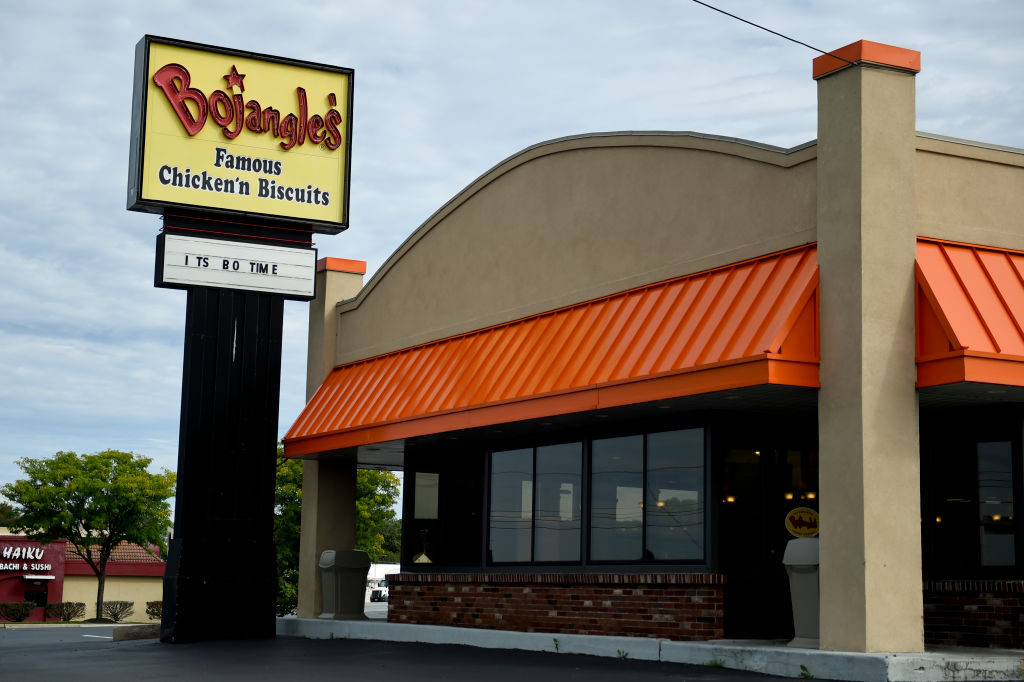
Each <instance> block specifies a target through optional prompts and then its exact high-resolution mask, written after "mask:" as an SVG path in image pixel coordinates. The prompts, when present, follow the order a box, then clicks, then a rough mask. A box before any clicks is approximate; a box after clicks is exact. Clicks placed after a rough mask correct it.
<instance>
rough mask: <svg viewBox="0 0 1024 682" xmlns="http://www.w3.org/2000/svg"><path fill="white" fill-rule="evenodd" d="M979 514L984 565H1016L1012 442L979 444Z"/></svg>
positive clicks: (982, 562)
mask: <svg viewBox="0 0 1024 682" xmlns="http://www.w3.org/2000/svg"><path fill="white" fill-rule="evenodd" d="M978 515H979V521H980V522H981V564H982V566H1013V565H1014V553H1015V552H1014V550H1015V548H1014V527H1013V454H1012V449H1011V445H1010V443H1009V441H999V442H989V443H978Z"/></svg>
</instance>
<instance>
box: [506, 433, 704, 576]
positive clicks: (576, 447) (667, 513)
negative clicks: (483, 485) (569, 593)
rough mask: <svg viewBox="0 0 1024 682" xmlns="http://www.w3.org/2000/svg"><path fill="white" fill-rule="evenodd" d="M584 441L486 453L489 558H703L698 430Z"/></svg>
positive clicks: (562, 560) (559, 560)
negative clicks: (587, 442) (586, 454)
mask: <svg viewBox="0 0 1024 682" xmlns="http://www.w3.org/2000/svg"><path fill="white" fill-rule="evenodd" d="M585 445H587V444H585V443H582V442H573V443H562V444H558V445H547V446H541V447H536V448H521V449H517V450H504V451H499V452H492V453H491V456H490V491H491V492H490V508H489V523H488V528H489V534H488V561H489V562H490V563H498V564H502V563H530V562H535V563H571V564H578V563H585V562H589V561H594V562H616V563H623V562H640V561H671V562H701V561H703V560H704V505H705V499H704V430H703V429H684V430H676V431H665V432H658V433H649V434H634V435H628V436H621V437H616V438H602V439H596V440H593V441H590V442H589V450H590V453H589V457H588V458H585V457H584V448H585ZM586 462H589V471H588V472H587V475H585V474H584V464H585V463H586ZM584 520H586V521H587V522H588V523H587V524H586V525H584ZM585 546H586V547H587V548H588V549H587V551H586V552H584V547H585Z"/></svg>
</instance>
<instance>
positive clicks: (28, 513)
mask: <svg viewBox="0 0 1024 682" xmlns="http://www.w3.org/2000/svg"><path fill="white" fill-rule="evenodd" d="M151 462H152V460H151V459H150V458H148V457H141V456H139V455H135V454H133V453H129V452H118V451H116V450H105V451H104V452H98V453H96V454H94V455H78V454H76V453H74V452H58V453H57V454H55V455H54V456H53V457H50V458H48V459H33V458H30V457H23V458H22V459H19V460H17V462H16V463H17V465H18V466H19V467H20V468H21V470H22V471H23V472H24V473H25V478H23V479H20V480H18V481H15V482H14V483H8V484H6V485H4V486H0V494H3V495H4V497H6V498H7V499H9V500H10V501H11V502H12V503H14V506H15V511H16V512H17V513H18V514H19V515H20V517H19V518H18V519H17V520H16V521H15V523H14V524H13V525H12V527H11V528H12V530H14V531H15V532H24V533H25V534H26V535H27V536H28V537H30V538H33V539H35V540H38V541H39V542H41V543H44V544H45V543H48V542H53V541H54V540H58V539H60V538H64V539H66V540H67V541H68V543H69V544H70V545H71V546H72V547H73V548H74V551H75V553H76V554H77V555H78V556H79V557H81V558H82V559H83V560H84V561H85V562H86V563H87V564H88V565H89V568H91V569H92V571H93V573H95V574H96V579H97V582H98V584H97V588H96V616H97V617H99V616H100V615H101V614H102V612H103V609H102V605H103V588H104V585H105V583H106V576H107V562H108V561H109V560H110V553H111V552H112V551H113V550H114V548H115V547H116V546H117V545H118V544H119V543H121V542H132V543H135V544H137V545H140V546H142V547H144V548H146V549H149V548H150V547H152V546H156V547H159V549H160V552H161V553H166V551H167V546H166V537H167V530H168V528H169V527H170V517H171V507H170V504H169V503H168V499H169V498H171V497H172V496H173V495H174V480H175V477H174V474H173V473H172V472H170V471H168V470H167V469H164V470H163V471H162V473H158V474H153V473H150V472H149V471H148V470H147V467H148V466H149V464H150V463H151Z"/></svg>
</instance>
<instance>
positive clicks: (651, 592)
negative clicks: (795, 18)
mask: <svg viewBox="0 0 1024 682" xmlns="http://www.w3.org/2000/svg"><path fill="white" fill-rule="evenodd" d="M833 54H835V55H837V56H838V58H837V57H831V56H823V57H819V58H817V59H815V60H814V65H813V75H814V78H815V79H816V80H817V88H818V136H817V139H816V140H815V141H812V142H809V143H807V144H803V145H800V146H798V147H794V148H792V149H781V148H776V147H772V146H768V145H764V144H759V143H756V142H750V141H745V140H737V139H728V138H722V137H716V136H710V135H701V134H697V133H689V132H681V133H665V132H623V133H605V134H589V135H580V136H574V137H569V138H563V139H558V140H553V141H549V142H543V143H540V144H537V145H535V146H532V147H530V148H528V149H525V150H523V151H522V152H520V153H518V154H516V155H514V156H512V157H510V158H509V159H506V160H505V161H503V162H502V163H500V164H498V165H497V166H495V167H494V168H492V169H490V170H489V171H487V172H486V173H484V174H483V175H482V176H480V178H479V179H477V180H476V181H475V182H473V183H472V184H471V185H470V186H468V187H467V188H466V189H465V190H463V191H462V192H461V193H460V194H458V195H457V196H455V197H454V198H453V199H452V200H451V201H449V202H448V203H447V204H445V205H444V206H443V207H442V208H441V209H440V210H439V211H437V213H435V214H434V215H433V216H431V217H430V219H429V220H427V221H426V222H425V223H424V224H423V225H422V226H420V227H419V229H417V230H416V231H415V232H413V233H412V234H411V235H410V237H409V238H408V239H407V240H406V241H405V243H404V244H402V246H401V247H400V248H399V249H398V250H397V251H396V252H395V253H394V254H393V255H392V256H391V257H390V258H389V259H388V260H387V261H386V262H385V263H384V265H383V266H382V267H381V268H380V269H379V271H378V272H377V273H376V274H375V275H374V276H373V278H372V279H371V280H370V281H369V282H368V283H366V285H365V286H363V283H362V274H363V271H364V270H365V265H363V264H361V263H359V262H357V261H341V260H337V259H324V260H322V261H321V262H320V264H319V267H318V270H319V272H318V274H317V278H318V281H317V299H316V300H315V301H314V302H313V304H312V305H311V311H310V336H309V370H308V393H309V396H310V400H309V403H308V405H307V406H306V408H305V410H304V411H303V412H302V414H301V415H300V416H299V418H298V419H297V420H296V422H295V424H294V425H293V426H292V428H291V430H290V431H289V433H288V434H287V436H286V438H285V452H286V454H287V455H288V456H295V457H303V458H305V459H306V462H305V466H304V483H303V486H304V491H303V494H304V497H303V505H304V506H303V520H302V547H301V559H302V567H301V578H300V587H299V590H300V594H299V615H300V616H307V617H311V616H315V615H317V614H318V613H319V611H320V592H319V578H318V576H317V573H316V566H317V557H318V556H319V554H320V552H321V551H323V550H325V549H339V548H340V549H344V548H346V547H351V546H352V544H353V541H354V530H353V516H354V503H353V495H354V492H353V490H354V477H355V470H356V468H357V467H369V468H386V469H394V470H402V471H403V472H404V479H405V495H404V509H403V515H402V516H403V525H404V528H403V550H402V572H401V574H400V575H396V576H393V577H392V578H391V603H390V608H389V616H388V617H389V620H391V621H396V622H405V623H432V624H446V625H457V626H463V627H483V628H498V629H514V630H529V631H537V632H552V633H591V634H617V635H622V634H625V635H637V636H656V637H663V638H668V639H680V640H683V639H718V638H722V637H729V638H785V637H791V636H792V635H793V625H792V615H791V610H790V594H789V587H788V583H787V579H786V573H785V570H784V567H783V564H782V557H783V552H784V550H785V547H786V544H787V542H788V541H789V540H790V539H791V538H792V537H793V535H794V532H793V531H794V529H795V528H796V526H799V525H800V524H801V523H803V524H807V525H813V523H814V518H815V516H817V514H820V646H821V647H822V648H826V649H837V650H851V651H886V650H891V651H919V650H921V649H922V648H923V646H924V644H925V642H929V643H956V644H969V645H980V646H1014V647H1021V646H1024V605H1022V604H1021V593H1022V592H1024V568H1022V567H1024V537H1022V538H1021V540H1017V537H1018V536H1019V535H1022V532H1024V513H1018V512H1016V507H1017V506H1020V505H1022V504H1024V458H1022V430H1024V423H1022V418H1024V409H1022V403H1024V150H1019V149H1010V148H1005V147H999V146H997V145H992V144H986V143H980V142H967V141H963V140H955V139H949V138H945V137H941V136H938V135H932V134H926V133H919V132H916V129H915V74H916V73H917V72H918V70H919V68H920V55H919V54H918V53H917V52H914V51H911V50H906V49H901V48H896V47H890V46H886V45H881V44H878V43H871V42H867V41H860V42H857V43H853V44H851V45H849V46H847V47H844V48H842V49H840V50H837V51H836V52H835V53H833ZM795 521H796V522H799V523H796V526H795V525H794V522H795ZM797 534H799V532H797Z"/></svg>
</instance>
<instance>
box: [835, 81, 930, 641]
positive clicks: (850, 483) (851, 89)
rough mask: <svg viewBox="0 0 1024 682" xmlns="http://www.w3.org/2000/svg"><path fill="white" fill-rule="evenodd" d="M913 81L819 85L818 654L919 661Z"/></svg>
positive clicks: (918, 511)
mask: <svg viewBox="0 0 1024 682" xmlns="http://www.w3.org/2000/svg"><path fill="white" fill-rule="evenodd" d="M914 101H915V92H914V76H913V74H910V73H906V72H899V71H893V70H887V69H878V68H870V67H852V68H848V69H844V70H842V71H839V72H837V73H834V74H832V75H829V76H827V77H825V78H822V79H821V80H819V81H818V154H819V158H818V191H819V198H820V204H819V206H818V263H819V266H820V276H821V280H820V293H821V311H820V328H821V341H820V343H821V365H820V368H819V375H820V379H821V390H820V391H819V394H818V440H819V451H820V454H819V462H820V464H819V474H818V476H819V487H820V491H821V496H820V498H819V501H820V505H821V506H820V511H821V540H820V561H821V567H820V571H821V572H820V582H821V606H820V608H821V646H822V648H825V649H840V650H848V651H886V650H892V651H921V650H922V648H923V645H924V638H923V637H924V635H923V621H922V605H921V601H922V596H921V525H920V519H921V512H920V495H919V492H920V468H919V465H918V463H919V457H918V450H919V447H918V415H917V409H918V407H917V395H916V393H915V390H914V384H915V381H916V365H915V364H914V339H915V336H914V257H915V227H916V222H915V221H916V210H915V205H914V197H915V192H914V184H915V132H914V115H915V104H914Z"/></svg>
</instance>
